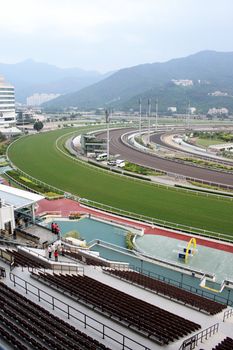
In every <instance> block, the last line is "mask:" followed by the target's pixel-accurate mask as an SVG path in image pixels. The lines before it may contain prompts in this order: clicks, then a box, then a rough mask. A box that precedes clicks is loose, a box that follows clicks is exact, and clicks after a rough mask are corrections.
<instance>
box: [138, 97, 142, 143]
mask: <svg viewBox="0 0 233 350" xmlns="http://www.w3.org/2000/svg"><path fill="white" fill-rule="evenodd" d="M138 102H139V136H140V137H141V134H142V101H141V99H140V98H139V101H138Z"/></svg>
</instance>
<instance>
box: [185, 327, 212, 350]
mask: <svg viewBox="0 0 233 350" xmlns="http://www.w3.org/2000/svg"><path fill="white" fill-rule="evenodd" d="M218 328H219V323H215V324H214V325H213V326H210V327H208V328H206V329H204V330H203V331H200V332H199V333H197V334H195V335H193V336H192V337H190V338H188V339H186V340H185V341H183V343H182V345H181V346H180V347H179V350H185V349H187V348H188V350H192V349H195V347H196V346H197V345H198V343H199V341H201V343H202V341H203V339H205V340H207V339H208V338H210V337H211V336H212V335H213V334H215V333H217V332H218Z"/></svg>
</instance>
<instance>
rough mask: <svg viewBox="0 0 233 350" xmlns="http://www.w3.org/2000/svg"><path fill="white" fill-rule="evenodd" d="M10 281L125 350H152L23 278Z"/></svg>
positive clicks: (15, 277) (12, 275)
mask: <svg viewBox="0 0 233 350" xmlns="http://www.w3.org/2000/svg"><path fill="white" fill-rule="evenodd" d="M10 280H11V282H13V284H14V286H19V287H21V288H23V289H24V290H25V292H26V294H30V293H31V294H32V295H34V296H35V297H36V298H38V301H39V302H41V301H43V302H45V303H47V304H49V305H50V306H51V307H52V309H53V310H55V309H57V310H59V311H61V312H63V313H64V314H65V316H66V317H67V318H68V319H74V320H76V321H79V322H81V324H82V325H83V326H84V328H85V329H86V328H87V327H89V328H91V329H92V330H94V331H96V332H97V333H98V334H99V335H101V336H102V338H103V339H105V338H108V339H110V340H112V341H113V342H115V343H117V344H118V345H119V346H121V349H123V350H124V349H126V350H150V348H148V347H147V346H145V345H143V344H141V343H139V342H137V341H135V340H133V339H132V338H130V337H127V336H126V335H124V334H123V333H121V332H118V331H116V330H115V329H113V328H111V327H109V326H107V325H106V324H104V323H102V322H100V321H98V320H97V319H95V318H94V317H91V316H89V315H87V314H86V313H84V312H82V311H79V310H78V309H76V308H74V307H72V306H70V305H69V304H67V303H65V302H63V301H62V300H60V299H58V298H56V297H54V296H53V295H51V294H49V293H47V292H45V291H43V290H42V289H40V288H38V287H36V286H35V285H33V284H32V283H30V282H27V281H26V280H24V279H23V278H21V277H19V276H16V275H15V274H13V273H10Z"/></svg>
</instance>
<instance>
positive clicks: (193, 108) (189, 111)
mask: <svg viewBox="0 0 233 350" xmlns="http://www.w3.org/2000/svg"><path fill="white" fill-rule="evenodd" d="M188 113H190V114H194V113H196V108H195V107H189V108H188Z"/></svg>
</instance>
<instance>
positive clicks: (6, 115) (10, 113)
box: [0, 76, 16, 128]
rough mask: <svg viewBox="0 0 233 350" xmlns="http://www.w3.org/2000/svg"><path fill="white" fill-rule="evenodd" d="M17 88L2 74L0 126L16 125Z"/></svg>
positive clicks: (0, 77)
mask: <svg viewBox="0 0 233 350" xmlns="http://www.w3.org/2000/svg"><path fill="white" fill-rule="evenodd" d="M15 123H16V120H15V89H14V87H13V86H12V85H10V84H9V83H7V82H6V81H5V80H4V78H3V77H2V76H0V128H8V127H12V126H15Z"/></svg>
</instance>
